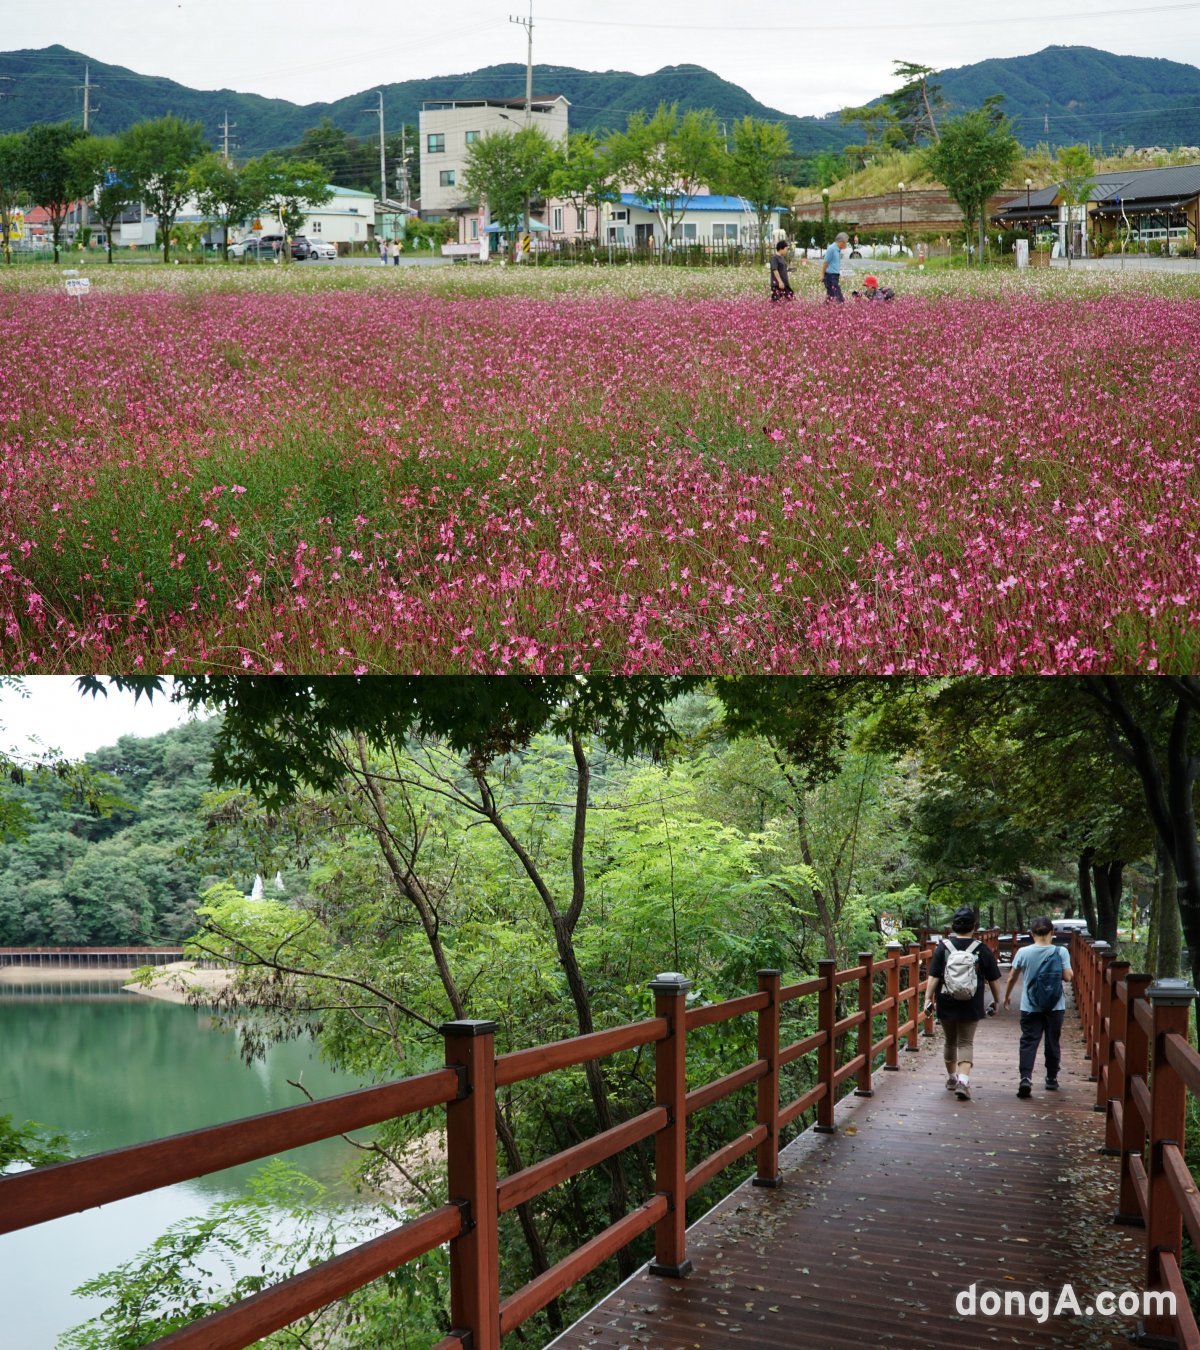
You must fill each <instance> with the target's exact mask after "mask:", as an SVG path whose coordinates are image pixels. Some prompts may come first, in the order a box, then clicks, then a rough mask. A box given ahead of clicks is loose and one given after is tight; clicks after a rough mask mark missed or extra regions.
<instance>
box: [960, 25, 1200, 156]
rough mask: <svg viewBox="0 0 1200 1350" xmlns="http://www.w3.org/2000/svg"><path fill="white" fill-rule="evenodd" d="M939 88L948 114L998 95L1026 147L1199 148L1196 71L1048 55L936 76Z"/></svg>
mask: <svg viewBox="0 0 1200 1350" xmlns="http://www.w3.org/2000/svg"><path fill="white" fill-rule="evenodd" d="M938 84H940V85H941V88H942V93H943V95H944V97H945V98H946V101H947V104H948V105H949V108H950V109H952V110H959V111H961V110H962V109H965V108H978V107H979V106H980V104H982V102H983V100H984V99H985V98H987V97H988V96H989V95H991V94H1002V95H1003V96H1004V102H1003V104H1002V105H1001V106H1002V107H1003V109H1004V111H1005V113H1007V115H1008V116H1009V117H1010V118H1011V119H1012V121H1013V124H1014V128H1015V130H1016V133H1017V136H1018V137H1019V138H1020V139H1021V141H1022V142H1023V143H1024V144H1025V145H1029V146H1032V145H1036V144H1037V143H1038V142H1039V141H1046V142H1047V143H1048V144H1049V145H1051V146H1055V145H1072V144H1075V143H1077V142H1080V141H1084V142H1091V144H1092V148H1093V150H1099V151H1101V152H1110V151H1118V152H1119V151H1120V150H1123V149H1124V148H1125V147H1126V146H1127V145H1133V146H1150V145H1161V146H1164V147H1167V148H1169V149H1173V148H1175V147H1176V146H1179V145H1200V69H1197V68H1196V67H1195V66H1189V65H1184V64H1182V63H1181V62H1179V61H1164V60H1159V59H1153V58H1149V57H1144V56H1114V55H1113V53H1112V52H1103V51H1098V50H1097V49H1096V48H1094V47H1047V48H1046V49H1045V50H1044V51H1040V52H1035V53H1034V54H1033V55H1032V56H1016V57H1010V58H1007V59H1004V60H1001V59H997V60H992V61H980V62H978V63H977V64H975V65H972V66H959V67H957V68H956V69H953V70H946V71H943V72H942V73H941V74H940V75H939V76H938Z"/></svg>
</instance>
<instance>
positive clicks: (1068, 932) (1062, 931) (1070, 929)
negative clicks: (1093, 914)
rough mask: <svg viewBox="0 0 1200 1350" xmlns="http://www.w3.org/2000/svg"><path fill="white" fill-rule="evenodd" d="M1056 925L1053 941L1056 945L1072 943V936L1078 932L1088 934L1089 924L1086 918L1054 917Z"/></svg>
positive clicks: (1063, 945)
mask: <svg viewBox="0 0 1200 1350" xmlns="http://www.w3.org/2000/svg"><path fill="white" fill-rule="evenodd" d="M1051 922H1052V923H1053V925H1054V937H1053V942H1054V944H1055V946H1058V947H1065V946H1068V945H1069V944H1070V941H1071V938H1072V937H1073V936H1074V935H1075V934H1076V933H1081V934H1083V935H1084V936H1085V937H1086V936H1087V931H1088V926H1087V920H1086V919H1052V920H1051Z"/></svg>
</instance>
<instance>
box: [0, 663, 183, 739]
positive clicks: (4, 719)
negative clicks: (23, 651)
mask: <svg viewBox="0 0 1200 1350" xmlns="http://www.w3.org/2000/svg"><path fill="white" fill-rule="evenodd" d="M22 693H23V694H24V695H25V697H22ZM187 716H188V714H187V712H186V711H185V710H184V708H182V707H181V706H180V705H179V704H177V703H171V702H169V701H168V700H167V699H166V698H163V697H161V696H160V695H155V697H154V701H153V702H152V703H147V702H146V700H145V699H144V698H143V699H140V700H139V701H138V702H137V704H136V705H135V703H134V699H133V695H132V694H121V693H118V692H116V691H115V690H111V689H110V690H109V693H108V697H107V698H95V699H93V698H92V697H91V696H90V695H88V696H87V697H86V698H85V697H84V696H83V695H81V694H80V692H79V690H78V689H77V688H76V686H75V681H74V678H73V677H72V676H70V675H34V676H30V677H29V678H28V679H25V680H23V681H22V682H21V686H20V688H19V689H13V688H7V687H4V688H0V750H3V751H5V752H8V753H12V752H14V751H15V752H16V754H17V757H18V758H27V757H28V758H36V757H37V756H38V754H39V753H41V752H42V751H48V750H57V751H59V752H60V753H62V754H63V755H65V756H66V757H67V758H68V759H79V758H81V757H82V756H83V755H86V754H87V753H88V752H89V751H91V750H99V749H100V747H101V746H104V745H114V744H115V743H116V742H117V741H118V740H119V739H120V737H122V736H156V735H158V733H159V732H160V731H167V730H169V729H170V728H171V727H174V726H178V725H179V723H180V722H183V721H186V720H187ZM33 738H36V740H37V741H38V742H40V745H38V744H35V743H34V739H33Z"/></svg>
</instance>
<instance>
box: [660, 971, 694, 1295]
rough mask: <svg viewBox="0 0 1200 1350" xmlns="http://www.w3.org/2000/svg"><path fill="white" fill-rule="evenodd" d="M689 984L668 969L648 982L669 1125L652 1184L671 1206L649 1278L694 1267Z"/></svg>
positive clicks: (677, 1276)
mask: <svg viewBox="0 0 1200 1350" xmlns="http://www.w3.org/2000/svg"><path fill="white" fill-rule="evenodd" d="M691 987H692V982H691V980H688V979H685V978H684V977H683V976H682V975H677V974H675V972H674V971H667V972H666V973H664V974H662V975H659V976H658V978H657V979H654V980H651V981H650V988H651V989H652V990H653V991H654V1015H655V1017H661V1018H663V1019H664V1020H665V1021H666V1023H667V1026H668V1028H669V1030H668V1032H667V1035H666V1037H665V1038H664V1039H663V1040H661V1041H659V1042H657V1044H656V1045H655V1053H654V1100H655V1102H656V1104H657V1105H659V1106H663V1107H666V1111H667V1123H666V1125H665V1126H663V1128H662V1129H661V1130H659V1132H658V1133H657V1134H656V1135H655V1136H654V1174H655V1178H656V1182H655V1184H656V1186H657V1188H658V1191H659V1193H660V1194H661V1195H665V1196H666V1197H667V1200H668V1201H669V1202H670V1206H671V1208H670V1209H669V1210H668V1211H667V1212H666V1214H665V1215H664V1216H663V1217H662V1218H661V1219H660V1220H659V1221H658V1223H657V1224H656V1225H655V1227H654V1260H653V1261H652V1262H651V1263H650V1273H651V1274H652V1275H666V1276H669V1277H670V1278H671V1279H675V1280H678V1279H682V1278H683V1276H685V1275H687V1274H688V1273H689V1271H690V1270H691V1268H692V1263H691V1262H690V1261H689V1260H688V1259H687V1251H686V1246H687V1240H686V1238H685V1236H684V1234H685V1232H686V1230H687V1180H686V1178H687V1102H686V1098H687V1022H686V1019H685V1013H686V1012H687V993H688V990H689V989H690V988H691Z"/></svg>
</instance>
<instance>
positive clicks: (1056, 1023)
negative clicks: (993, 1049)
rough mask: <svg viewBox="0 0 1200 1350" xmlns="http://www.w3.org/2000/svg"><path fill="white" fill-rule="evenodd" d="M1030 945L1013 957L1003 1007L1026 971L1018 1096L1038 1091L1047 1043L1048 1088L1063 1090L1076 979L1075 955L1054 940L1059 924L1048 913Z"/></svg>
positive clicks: (1035, 922)
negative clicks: (1065, 1028) (1038, 1067)
mask: <svg viewBox="0 0 1200 1350" xmlns="http://www.w3.org/2000/svg"><path fill="white" fill-rule="evenodd" d="M1029 931H1030V933H1031V934H1032V936H1033V945H1032V946H1031V947H1022V948H1021V949H1020V950H1019V951H1018V952H1017V954H1016V955H1015V956H1014V957H1013V962H1012V969H1011V971H1010V972H1009V976H1008V984H1007V986H1006V987H1005V990H1004V1006H1005V1007H1006V1008H1007V1007H1008V1005H1009V1001H1010V1000H1011V998H1012V992H1013V985H1014V984H1016V982H1017V979H1018V978H1019V977H1021V976H1024V981H1025V982H1024V984H1023V985H1022V987H1021V1048H1020V1050H1019V1052H1018V1061H1017V1062H1018V1073H1019V1076H1020V1082H1019V1083H1018V1085H1017V1096H1018V1097H1028V1096H1030V1094H1031V1093H1032V1092H1033V1065H1034V1061H1035V1060H1036V1059H1037V1052H1038V1046H1039V1045H1040V1044H1041V1043H1042V1041H1043V1040H1045V1042H1046V1055H1045V1061H1046V1091H1047V1092H1056V1091H1057V1090H1058V1069H1059V1065H1060V1064H1061V1063H1062V1053H1061V1049H1060V1044H1059V1043H1060V1040H1061V1038H1062V1025H1063V1018H1064V1017H1066V1015H1067V1000H1066V990H1065V988H1064V986H1065V985H1068V984H1070V983H1071V981H1072V980H1073V979H1074V978H1075V972H1074V971H1073V970H1072V969H1071V958H1070V955H1069V954H1068V952H1067V949H1066V948H1065V947H1056V946H1055V945H1054V923H1053V921H1052V920H1051V919H1050V918H1049V917H1048V916H1047V915H1045V914H1042V915H1040V916H1039V917H1038V918H1036V919H1034V920H1033V922H1032V923H1031V924H1030V925H1029Z"/></svg>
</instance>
